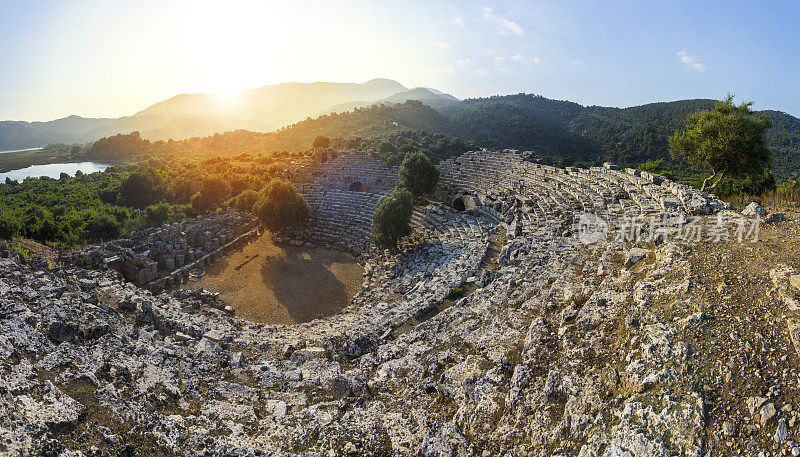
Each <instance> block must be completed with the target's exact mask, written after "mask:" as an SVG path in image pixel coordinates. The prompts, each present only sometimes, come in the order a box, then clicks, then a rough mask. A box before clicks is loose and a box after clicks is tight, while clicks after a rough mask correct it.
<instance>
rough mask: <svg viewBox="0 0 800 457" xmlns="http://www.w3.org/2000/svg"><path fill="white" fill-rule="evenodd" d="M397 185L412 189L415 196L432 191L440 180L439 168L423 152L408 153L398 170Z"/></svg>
mask: <svg viewBox="0 0 800 457" xmlns="http://www.w3.org/2000/svg"><path fill="white" fill-rule="evenodd" d="M397 176H398V179H397V185H398V186H400V187H404V188H406V189H408V190H410V191H411V193H412V194H414V196H415V197H419V196H420V195H422V194H424V193H429V192H432V191H433V189H435V188H436V183H437V182H438V181H439V170H438V169H436V167H435V166H434V165H433V163H431V159H430V158H428V156H426V155H425V154H423V153H421V152H412V153H409V154H408V155H406V157H405V158H404V159H403V163H402V164H400V169H399V170H398V171H397Z"/></svg>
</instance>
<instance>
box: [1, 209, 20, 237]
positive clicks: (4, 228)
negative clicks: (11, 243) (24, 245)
mask: <svg viewBox="0 0 800 457" xmlns="http://www.w3.org/2000/svg"><path fill="white" fill-rule="evenodd" d="M20 229H21V227H20V224H19V220H18V219H17V217H16V216H14V215H13V214H11V212H10V211H8V210H0V239H3V240H10V239H11V238H14V237H15V236H17V235H18V234H19V232H20Z"/></svg>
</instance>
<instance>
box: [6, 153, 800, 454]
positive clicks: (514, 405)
mask: <svg viewBox="0 0 800 457" xmlns="http://www.w3.org/2000/svg"><path fill="white" fill-rule="evenodd" d="M492 157H494V158H495V159H497V158H498V157H501V156H500V155H497V156H492V155H489V154H486V155H483V156H482V155H474V157H473V158H472V159H471V160H473V165H474V166H475V167H477V166H479V165H481V164H483V163H488V162H480V160H482V159H486V158H492ZM508 162H509V163H511V164H513V165H514V166H516V167H529V168H528V169H529V170H530V171H531V173H534V172H536V173H539V171H536V170H540V169H539V168H534V166H533V165H531V164H528V163H527V162H523V161H518V162H512V161H511V160H510V159H509V160H508ZM447 165H448V167H449V168H448V167H445V168H443V177H444V178H443V179H446V185H447V186H451V185H453V186H456V185H457V184H458V183H461V184H462V185H464V184H465V183H467V182H469V181H468V180H469V175H468V174H467V173H462V174H461V176H460V178H459V179H458V180H456V179H450V178H453V177H454V176H456V173H459V170H461V171H465V170H466V171H469V170H470V169H469V168H468V166H467V164H466V161H465V162H464V163H461V164H460V165H459V164H457V163H455V162H454V163H451V164H447ZM504 170H505V168H504V169H501V170H498V173H497V175H498V176H501V177H502V175H503V173H504ZM605 170H606V171H600V170H597V171H596V172H595V174H594V175H590V174H579V173H578V172H577V171H576V172H575V173H578V174H570V173H572V171H571V170H561V171H555V172H551V171H546V172H542V173H546V174H542V175H535V176H546V177H548V178H549V179H540V180H539V181H536V182H540V183H541V184H539V185H541V186H543V187H542V190H543V192H542V193H541V195H549V196H550V197H552V198H553V199H554V201H555V199H557V198H562V197H559V196H562V195H563V196H564V197H563V201H561V200H558V201H559V205H562V204H563V205H562V206H560V209H558V210H553V211H551V210H550V209H548V210H546V211H545V210H542V213H541V214H542V215H543V216H544V217H545V218H546V220H545V221H542V222H535V220H536V219H535V218H538V214H537V213H535V212H533V211H531V212H526V211H527V210H526V209H525V208H531V207H530V206H528V205H530V204H541V202H539V203H532V202H530V201H529V198H528V197H524V196H520V195H519V194H518V193H517V194H509V195H507V196H506V197H508V198H506V197H503V198H500V199H498V200H496V201H495V202H494V203H493V204H490V205H489V204H487V205H484V206H480V207H476V208H475V209H473V210H467V211H464V212H459V211H457V210H453V209H449V208H447V207H446V206H444V205H441V204H438V203H435V202H431V203H429V204H428V205H427V206H425V207H418V208H417V209H416V210H415V215H414V224H415V225H414V226H415V232H414V234H413V235H412V236H411V237H409V238H407V239H406V240H405V241H404V242H403V244H402V246H401V248H400V249H399V250H398V251H396V252H389V251H379V250H375V249H371V250H370V251H369V252H368V253H367V254H366V255H365V256H364V257H363V258H364V259H365V260H364V283H363V286H362V288H361V291H360V292H359V293H358V294H357V295H356V296H355V298H354V299H353V300H352V302H351V303H350V305H349V306H348V307H347V308H346V309H345V310H344V311H343V312H342V313H340V314H337V315H334V316H331V317H328V318H325V319H318V320H315V321H312V322H308V323H304V324H298V325H293V326H283V325H261V324H253V323H250V322H247V321H244V320H242V319H239V318H237V317H235V316H230V315H228V314H227V313H226V312H225V311H224V310H222V308H224V306H225V304H224V303H221V302H220V301H219V299H218V298H217V297H216V295H215V294H212V293H208V292H205V291H202V290H189V291H186V290H181V291H176V292H172V293H162V294H159V295H153V294H151V293H150V292H147V291H144V290H142V289H140V288H138V287H136V286H134V285H132V284H131V283H129V282H127V281H125V280H123V279H122V277H121V276H120V275H119V274H118V273H116V272H115V271H113V270H110V269H102V268H101V269H98V270H90V269H83V268H76V267H72V266H69V265H55V264H52V263H48V262H46V261H42V262H33V263H26V262H23V261H22V260H21V257H20V256H18V255H12V254H13V253H11V252H8V251H7V250H4V249H2V248H0V255H2V256H3V257H6V258H3V259H0V356H2V357H0V452H3V453H6V454H9V455H63V456H80V455H86V456H94V455H118V454H122V455H164V456H172V455H196V456H200V455H219V456H223V455H226V456H228V455H238V456H255V455H325V456H327V455H408V456H412V455H425V456H472V455H482V456H489V455H517V456H549V455H560V456H579V457H591V456H629V455H630V456H633V455H636V456H638V455H654V456H673V455H681V456H703V455H723V454H724V455H742V454H748V455H788V454H794V455H796V454H798V453H800V446H799V445H798V444H796V443H797V441H796V440H798V439H800V438H798V427H799V426H800V423H799V422H800V411H798V409H797V408H798V407H800V405H798V404H795V403H796V399H797V398H798V394H800V390H799V389H800V383H798V381H797V376H798V368H797V367H798V363H800V358H799V357H798V353H797V351H796V347H795V345H796V344H800V343H798V342H800V339H798V338H799V337H798V335H800V330H799V329H800V324H798V314H797V313H798V310H800V305H799V304H798V303H800V302H798V300H797V298H796V296H795V293H796V291H795V289H793V287H794V286H793V285H792V284H793V282H795V281H794V279H792V278H793V276H794V275H795V274H796V273H797V272H800V262H798V260H797V259H796V258H795V257H796V256H794V255H793V253H794V252H796V248H797V246H796V242H795V241H794V240H796V238H797V236H798V234H799V233H800V222H798V221H797V214H790V215H789V219H790V220H789V221H786V220H785V219H786V218H785V217H784V216H782V215H780V216H779V215H777V214H773V215H769V214H767V213H765V212H763V209H761V208H760V207H758V206H757V205H754V206H751V207H749V208H748V210H747V211H746V212H745V216H743V215H741V214H739V213H737V212H734V211H731V210H729V209H725V206H724V205H722V204H720V203H719V202H718V200H715V199H714V198H713V196H707V195H704V194H700V193H697V192H696V191H695V192H694V193H690V194H685V193H680V192H678V194H679V195H681V196H682V198H683V200H682V201H684V202H690V203H694V202H696V201H698V200H703V201H704V202H705V203H704V204H703V205H697V206H692V207H693V208H696V209H702V210H703V212H709V211H713V212H715V213H716V214H713V215H699V214H689V213H694V212H696V211H684V210H682V209H677V208H683V206H676V205H682V204H681V203H675V200H670V199H668V198H667V196H666V194H665V193H664V192H666V189H668V188H669V186H670V184H669V183H662V184H661V185H655V184H652V183H650V184H644V182H645V181H647V179H645V178H642V177H638V178H641V179H642V181H637V180H634V179H633V178H632V177H631V176H632V175H631V176H627V175H625V174H624V173H623V172H622V171H618V170H613V169H605ZM604 175H605V176H607V177H606V178H605V179H606V180H607V181H606V182H609V183H610V182H612V178H613V177H614V176H618V177H620V178H619V179H620V180H619V181H613V182H619V183H623V184H624V185H625V188H624V189H621V188H614V187H612V188H614V189H615V192H616V195H611V194H609V195H608V198H609V199H610V200H612V201H613V202H614V203H613V204H610V205H609V206H608V210H609V211H616V209H615V208H616V207H617V205H622V206H624V208H625V211H626V214H627V213H631V214H632V213H633V211H634V209H635V208H634V206H633V202H638V203H636V204H638V205H640V206H639V207H638V208H639V209H636V210H635V211H639V210H641V211H643V213H642V214H640V215H638V216H631V217H632V219H631V221H636V222H637V224H640V225H639V227H641V230H639V231H635V233H633V234H638V235H640V236H639V238H636V239H631V238H629V236H631V233H632V232H629V231H624V227H622V230H623V231H621V232H615V231H612V232H610V233H607V234H606V235H607V236H599V237H591V239H587V234H588V235H591V234H593V233H594V232H591V231H589V232H587V225H586V224H585V220H584V218H583V216H582V217H580V218H578V217H577V216H578V214H577V212H576V214H575V216H576V217H574V218H573V217H572V216H571V215H570V210H568V209H567V206H566V205H567V204H574V205H582V206H583V207H584V208H586V207H588V205H590V204H592V203H591V201H590V200H583V201H581V200H579V199H578V198H577V197H575V198H573V197H569V198H567V195H571V194H570V193H569V192H566V189H573V188H574V189H577V187H570V186H574V185H575V183H581V182H583V183H586V185H587V186H588V185H590V184H591V185H593V186H596V183H599V182H601V178H600V177H601V176H604ZM533 176H534V175H532V177H531V179H533ZM567 177H571V178H570V179H572V181H569V182H568V181H567ZM476 179H477V178H476ZM493 179H494V176H493V175H486V176H485V177H484V179H483V180H482V181H480V182H481V183H484V184H486V185H491V184H492V183H493V182H494V181H493ZM555 179H558V180H559V182H561V183H562V184H561V185H558V186H553V187H552V189H551V190H550V191H548V192H550V193H549V194H548V193H547V192H544V189H550V188H547V187H544V186H549V185H550V184H548V183H549V182H552V180H555ZM590 179H592V181H590ZM648 179H653V180H655V178H653V177H649V178H648ZM625 180H627V181H625ZM451 182H452V183H453V184H450V183H451ZM533 182H534V181H531V183H533ZM625 182H627V183H629V184H625ZM635 182H640V183H642V184H641V187H640V188H636V187H633V186H632V183H635ZM647 182H649V181H647ZM501 183H502V182H501ZM496 185H497V186H499V185H500V184H496ZM531 185H532V184H531ZM673 187H674V185H673ZM471 188H472V189H475V187H471ZM587 188H588V187H587ZM464 189H465V188H461V190H460V192H461V193H459V194H457V195H458V197H456V198H458V199H461V203H462V204H464V205H466V204H469V205H470V206H472V205H474V204H475V203H476V200H479V199H482V198H484V197H485V196H481V197H480V198H479V197H474V198H470V197H469V196H467V195H466V194H465V193H464V192H465V190H464ZM598 189H599V188H598ZM675 189H677V190H680V188H675ZM476 192H477V191H476ZM570 192H572V191H570ZM575 192H577V190H576V191H575ZM575 195H577V193H576V194H575ZM648 195H649V197H648ZM676 195H677V194H676ZM550 197H548V198H550ZM656 197H659V198H660V200H658V201H660V202H661V205H662V206H664V207H669V208H670V210H658V209H656V207H655V206H652V205H651V204H650V202H649V200H647V199H648V198H651V199H655V198H656ZM514 198H521V199H523V200H526V201H527V202H526V203H524V204H523V206H522V207H521V208H520V207H518V206H517V205H516V203H515V202H516V200H514ZM602 201H603V199H602V198H600V199H598V200H596V205H597V206H595V208H599V205H601V204H605V203H602ZM654 201H656V200H654ZM670 202H672V203H670ZM596 212H599V210H598V209H596ZM757 214H759V215H760V216H761V217H764V218H766V220H769V221H771V222H769V223H763V224H762V225H760V232H759V233H758V238H757V239H756V238H755V237H754V235H755V232H754V229H753V227H754V226H753V225H752V224H753V216H755V215H757ZM651 216H653V217H654V218H657V219H650V217H651ZM654 220H660V221H662V222H663V223H664V224H666V225H662V226H661V227H667V228H669V229H670V230H673V231H674V230H678V231H679V232H678V233H684V234H690V235H691V234H692V233H697V232H696V230H698V227H700V228H701V229H702V232H701V233H702V237H701V238H700V239H693V238H692V237H691V236H689V238H685V237H674V238H673V237H671V236H666V235H665V233H667V232H663V231H661V229H657V228H655V227H656V226H655V225H654V222H653V221H654ZM581 221H583V222H581ZM723 223H724V224H726V225H725V227H730V231H721V230H716V231H715V229H714V227H719V226H720V224H723ZM736 230H744V231H743V232H742V233H739V232H737V231H736ZM670 233H673V232H670ZM738 235H744V237H743V239H742V240H741V241H740V240H739V237H738ZM708 236H710V237H711V238H707V237H708ZM698 241H701V242H698ZM233 306H234V308H235V304H233Z"/></svg>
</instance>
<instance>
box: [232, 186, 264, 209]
mask: <svg viewBox="0 0 800 457" xmlns="http://www.w3.org/2000/svg"><path fill="white" fill-rule="evenodd" d="M258 197H259V196H258V192H256V191H254V190H252V189H247V190H246V191H244V192H242V193H241V194H239V195H237V196H236V197H234V198H232V199H231V204H230V206H232V207H234V208H236V209H240V210H242V211H253V205H255V204H256V202H257V201H258Z"/></svg>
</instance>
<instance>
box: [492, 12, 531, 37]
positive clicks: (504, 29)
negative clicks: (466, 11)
mask: <svg viewBox="0 0 800 457" xmlns="http://www.w3.org/2000/svg"><path fill="white" fill-rule="evenodd" d="M483 18H484V19H487V20H489V21H491V22H494V23H495V24H497V25H499V26H500V33H502V34H504V35H508V34H513V35H522V34H523V33H525V32H524V31H523V30H522V27H520V25H519V24H517V23H516V22H513V21H509V20H508V19H506V18H504V17H501V16H498V15H496V14H494V12H493V11H492V8H491V7H490V6H487V7H485V8H484V9H483Z"/></svg>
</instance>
